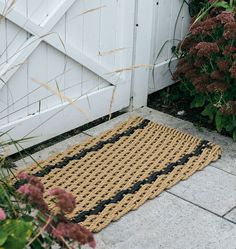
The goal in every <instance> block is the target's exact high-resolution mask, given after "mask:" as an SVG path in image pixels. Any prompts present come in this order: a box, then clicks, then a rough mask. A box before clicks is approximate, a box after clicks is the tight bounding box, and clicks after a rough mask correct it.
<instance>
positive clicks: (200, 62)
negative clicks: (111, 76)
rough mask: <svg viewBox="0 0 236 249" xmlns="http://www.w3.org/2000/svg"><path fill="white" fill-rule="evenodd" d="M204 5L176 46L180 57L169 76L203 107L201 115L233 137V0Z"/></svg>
mask: <svg viewBox="0 0 236 249" xmlns="http://www.w3.org/2000/svg"><path fill="white" fill-rule="evenodd" d="M207 4H208V5H207V8H206V10H205V11H202V12H201V14H200V15H198V16H195V17H194V18H193V19H192V22H191V25H190V29H189V31H190V32H189V34H188V36H187V37H186V38H185V39H184V40H183V41H182V42H181V43H180V44H179V46H178V48H177V55H178V57H179V58H180V60H179V62H178V65H177V69H176V71H175V73H174V75H173V78H174V80H180V81H181V82H182V84H183V86H184V87H185V89H187V91H188V93H189V94H190V95H191V96H192V97H193V101H192V104H191V107H192V108H195V107H203V108H204V110H203V112H202V113H201V114H202V115H204V116H207V117H209V120H211V121H212V122H214V124H215V126H216V128H217V130H218V131H219V132H222V131H223V130H224V131H226V132H228V133H230V134H232V136H233V138H234V139H235V140H236V10H235V1H233V0H230V1H220V0H218V1H217V0H209V1H208V3H207Z"/></svg>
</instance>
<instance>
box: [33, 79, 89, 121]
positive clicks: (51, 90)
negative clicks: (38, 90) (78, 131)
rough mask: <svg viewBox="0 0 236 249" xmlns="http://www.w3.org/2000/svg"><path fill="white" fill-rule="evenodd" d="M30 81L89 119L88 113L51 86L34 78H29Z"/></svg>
mask: <svg viewBox="0 0 236 249" xmlns="http://www.w3.org/2000/svg"><path fill="white" fill-rule="evenodd" d="M31 80H32V81H33V82H35V83H37V84H39V85H41V86H43V87H44V88H46V89H47V90H48V91H50V92H51V93H53V94H54V95H55V96H57V97H59V98H60V99H61V100H65V101H66V102H68V103H69V104H70V105H71V106H73V107H74V108H76V109H77V110H78V111H79V112H81V113H83V114H84V115H85V116H86V117H87V118H88V119H90V117H89V115H88V113H86V112H85V111H84V110H83V109H81V108H80V107H79V106H77V105H76V104H75V102H74V101H73V100H72V99H70V98H68V97H67V96H65V95H64V94H63V93H61V92H59V91H58V90H56V89H53V88H52V87H51V86H49V85H48V84H47V83H45V82H40V81H38V80H36V79H34V78H31Z"/></svg>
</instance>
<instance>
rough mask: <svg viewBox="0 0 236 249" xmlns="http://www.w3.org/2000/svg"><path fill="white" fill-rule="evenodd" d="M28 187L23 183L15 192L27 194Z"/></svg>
mask: <svg viewBox="0 0 236 249" xmlns="http://www.w3.org/2000/svg"><path fill="white" fill-rule="evenodd" d="M29 187H30V185H29V184H24V185H22V186H20V188H19V189H18V190H17V192H18V193H20V194H22V195H28V194H29V193H30V190H29Z"/></svg>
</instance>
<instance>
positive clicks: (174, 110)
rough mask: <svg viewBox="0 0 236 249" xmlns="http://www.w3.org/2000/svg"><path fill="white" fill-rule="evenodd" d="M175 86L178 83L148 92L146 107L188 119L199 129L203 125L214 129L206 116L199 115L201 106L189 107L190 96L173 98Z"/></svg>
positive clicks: (223, 133)
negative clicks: (157, 90) (151, 92)
mask: <svg viewBox="0 0 236 249" xmlns="http://www.w3.org/2000/svg"><path fill="white" fill-rule="evenodd" d="M176 88H178V84H175V85H173V86H170V87H168V88H166V89H163V90H161V91H159V92H155V93H153V94H150V95H149V96H148V107H150V108H152V109H154V110H158V111H160V112H164V113H167V114H169V115H172V116H174V117H177V118H180V119H183V120H186V121H189V122H191V123H193V124H194V125H195V126H196V127H197V128H198V129H200V130H201V128H202V127H204V128H207V129H208V130H214V131H215V130H216V129H215V126H214V124H213V123H212V122H210V121H209V119H208V118H207V117H204V116H202V115H201V112H202V111H203V108H194V109H191V108H190V105H191V102H192V99H191V98H188V97H187V98H185V99H178V98H177V99H173V94H174V93H175V92H176ZM222 135H225V136H229V137H231V135H230V134H227V133H226V132H222Z"/></svg>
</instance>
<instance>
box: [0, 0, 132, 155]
mask: <svg viewBox="0 0 236 249" xmlns="http://www.w3.org/2000/svg"><path fill="white" fill-rule="evenodd" d="M0 13H1V19H0V34H1V36H0V79H1V81H0V130H1V132H6V131H8V135H9V136H10V137H11V138H13V139H21V138H29V137H32V139H30V140H28V141H27V142H24V143H22V146H23V147H24V148H27V147H29V146H32V145H35V144H37V143H40V142H42V141H45V140H47V139H49V138H52V137H54V136H57V135H59V134H61V133H64V132H66V131H69V130H71V129H74V128H76V127H79V126H81V125H83V124H85V123H88V122H89V121H92V120H94V119H96V118H99V117H101V116H104V115H106V114H108V113H110V112H114V111H117V110H121V109H122V108H124V107H128V106H129V104H130V94H131V78H132V72H131V71H130V70H128V69H129V67H130V66H131V65H132V63H133V44H134V27H135V26H134V20H135V1H134V0H88V1H87V0H17V1H15V0H0ZM119 69H120V70H119ZM59 93H60V94H59ZM8 135H6V136H5V137H1V139H7V137H8ZM15 151H16V149H15V148H13V147H11V148H10V151H9V153H14V152H15Z"/></svg>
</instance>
